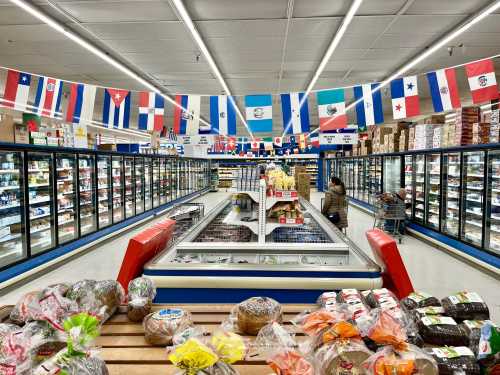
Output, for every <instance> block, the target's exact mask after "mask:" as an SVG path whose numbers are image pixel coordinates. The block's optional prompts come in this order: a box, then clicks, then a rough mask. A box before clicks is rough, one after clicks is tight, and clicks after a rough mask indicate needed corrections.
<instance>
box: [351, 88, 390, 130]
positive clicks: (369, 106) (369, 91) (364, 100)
mask: <svg viewBox="0 0 500 375" xmlns="http://www.w3.org/2000/svg"><path fill="white" fill-rule="evenodd" d="M379 85H380V84H379V83H372V84H369V83H368V84H365V85H361V86H355V87H354V98H355V99H356V101H358V100H359V102H358V103H357V104H356V116H357V119H358V125H359V126H360V128H361V129H365V128H366V126H367V125H375V124H380V123H382V122H384V112H383V111H382V94H381V92H380V90H378V89H377V87H378V86H379ZM374 90H376V91H374Z"/></svg>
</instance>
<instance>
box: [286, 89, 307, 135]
mask: <svg viewBox="0 0 500 375" xmlns="http://www.w3.org/2000/svg"><path fill="white" fill-rule="evenodd" d="M281 110H282V112H283V126H284V128H285V133H286V134H302V133H307V132H309V128H310V126H309V108H308V105H307V98H306V97H305V96H304V93H303V92H291V93H289V94H281Z"/></svg>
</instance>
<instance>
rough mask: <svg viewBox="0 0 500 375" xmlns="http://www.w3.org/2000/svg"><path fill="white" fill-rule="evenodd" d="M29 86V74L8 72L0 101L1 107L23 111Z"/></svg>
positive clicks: (26, 102) (14, 71)
mask: <svg viewBox="0 0 500 375" xmlns="http://www.w3.org/2000/svg"><path fill="white" fill-rule="evenodd" d="M30 84H31V74H28V73H23V72H18V71H16V70H9V71H8V72H7V82H6V84H5V91H4V94H3V100H1V102H2V105H3V106H4V107H8V108H14V109H16V110H18V111H25V110H26V104H28V95H29V92H30Z"/></svg>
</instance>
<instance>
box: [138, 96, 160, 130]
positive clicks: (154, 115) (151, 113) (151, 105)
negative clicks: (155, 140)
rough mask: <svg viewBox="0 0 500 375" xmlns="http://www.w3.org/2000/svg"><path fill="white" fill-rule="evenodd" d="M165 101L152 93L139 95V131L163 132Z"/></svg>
mask: <svg viewBox="0 0 500 375" xmlns="http://www.w3.org/2000/svg"><path fill="white" fill-rule="evenodd" d="M164 115H165V99H164V98H163V96H161V95H158V94H156V93H154V92H148V91H142V92H140V93H139V129H141V130H148V131H153V130H154V131H159V132H161V131H162V130H163V117H164Z"/></svg>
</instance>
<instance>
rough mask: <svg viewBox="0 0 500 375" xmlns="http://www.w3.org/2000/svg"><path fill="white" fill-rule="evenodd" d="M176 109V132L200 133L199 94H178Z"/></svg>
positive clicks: (186, 133)
mask: <svg viewBox="0 0 500 375" xmlns="http://www.w3.org/2000/svg"><path fill="white" fill-rule="evenodd" d="M175 102H176V103H177V105H176V106H175V109H174V132H175V134H185V135H197V134H199V133H200V102H201V97H200V96H199V95H176V96H175Z"/></svg>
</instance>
